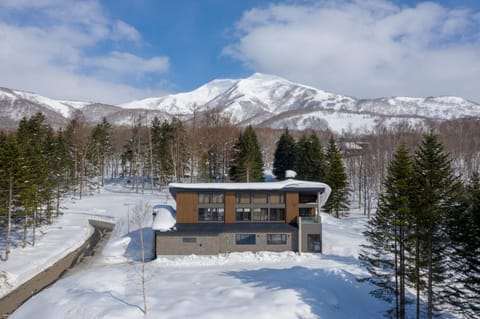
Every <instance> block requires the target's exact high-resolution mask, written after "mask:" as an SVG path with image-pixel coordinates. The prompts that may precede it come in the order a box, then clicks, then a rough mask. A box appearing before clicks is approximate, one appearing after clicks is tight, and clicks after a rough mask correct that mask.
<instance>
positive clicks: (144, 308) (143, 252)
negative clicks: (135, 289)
mask: <svg viewBox="0 0 480 319" xmlns="http://www.w3.org/2000/svg"><path fill="white" fill-rule="evenodd" d="M140 245H141V249H142V296H143V313H144V314H147V293H146V290H145V245H144V242H143V229H142V228H140Z"/></svg>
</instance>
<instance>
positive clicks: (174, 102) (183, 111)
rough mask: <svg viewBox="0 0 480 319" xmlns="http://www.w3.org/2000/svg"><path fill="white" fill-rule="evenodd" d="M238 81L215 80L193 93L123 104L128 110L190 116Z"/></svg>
mask: <svg viewBox="0 0 480 319" xmlns="http://www.w3.org/2000/svg"><path fill="white" fill-rule="evenodd" d="M235 82H236V80H229V79H221V80H213V81H211V82H209V83H207V84H205V85H202V86H201V87H199V88H198V89H195V90H193V91H191V92H185V93H178V94H171V95H167V96H163V97H153V98H148V99H144V100H138V101H132V102H129V103H125V104H121V105H120V107H122V108H126V109H146V110H156V111H163V112H167V113H170V114H172V115H188V114H191V113H193V111H194V109H196V108H197V109H198V108H201V107H203V105H204V104H205V103H207V102H208V101H210V100H211V99H213V98H215V97H216V96H218V95H220V94H222V93H223V92H225V91H226V90H227V89H228V88H230V87H231V86H232V85H233V84H234V83H235Z"/></svg>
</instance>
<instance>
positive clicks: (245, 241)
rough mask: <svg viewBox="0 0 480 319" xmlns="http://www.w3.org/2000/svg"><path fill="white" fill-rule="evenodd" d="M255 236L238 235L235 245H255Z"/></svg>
mask: <svg viewBox="0 0 480 319" xmlns="http://www.w3.org/2000/svg"><path fill="white" fill-rule="evenodd" d="M255 238H256V236H255V234H236V235H235V243H236V244H237V245H255Z"/></svg>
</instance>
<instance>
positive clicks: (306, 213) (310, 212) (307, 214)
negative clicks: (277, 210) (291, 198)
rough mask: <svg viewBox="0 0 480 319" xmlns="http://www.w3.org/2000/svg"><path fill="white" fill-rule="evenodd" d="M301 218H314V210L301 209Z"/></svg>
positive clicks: (308, 208)
mask: <svg viewBox="0 0 480 319" xmlns="http://www.w3.org/2000/svg"><path fill="white" fill-rule="evenodd" d="M298 211H299V215H300V217H312V216H313V208H310V207H300V208H299V209H298Z"/></svg>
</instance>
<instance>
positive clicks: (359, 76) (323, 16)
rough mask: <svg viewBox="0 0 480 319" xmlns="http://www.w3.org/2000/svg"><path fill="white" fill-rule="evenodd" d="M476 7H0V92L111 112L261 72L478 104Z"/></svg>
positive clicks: (47, 3) (18, 1)
mask: <svg viewBox="0 0 480 319" xmlns="http://www.w3.org/2000/svg"><path fill="white" fill-rule="evenodd" d="M479 21H480V1H478V0H463V1H454V0H443V1H433V2H425V1H413V0H405V1H391V0H357V1H355V0H352V1H349V0H326V1H310V0H298V1H295V0H286V1H262V0H241V1H231V0H196V1H195V0H176V1H157V0H121V1H119V0H84V1H75V0H0V43H1V46H2V50H0V70H2V72H0V86H3V87H9V88H16V89H20V90H28V91H33V92H36V93H39V94H43V95H46V96H49V97H53V98H62V99H78V100H92V101H100V102H106V103H121V102H127V101H130V100H133V99H140V98H145V97H151V96H160V95H164V94H168V93H174V92H181V91H188V90H192V89H195V88H196V87H198V86H200V85H202V84H204V83H206V82H208V81H211V80H213V79H215V78H241V77H246V76H248V75H250V74H251V73H253V72H263V73H270V74H275V75H279V76H282V77H285V78H287V79H289V80H291V81H294V82H299V83H304V84H308V85H311V86H314V87H317V88H319V89H324V90H328V91H332V92H337V93H342V94H346V95H351V96H356V97H360V98H363V97H380V96H392V95H409V96H432V95H458V96H463V97H466V98H469V99H472V100H475V101H479V102H480V92H479V91H478V87H480V22H479Z"/></svg>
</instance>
